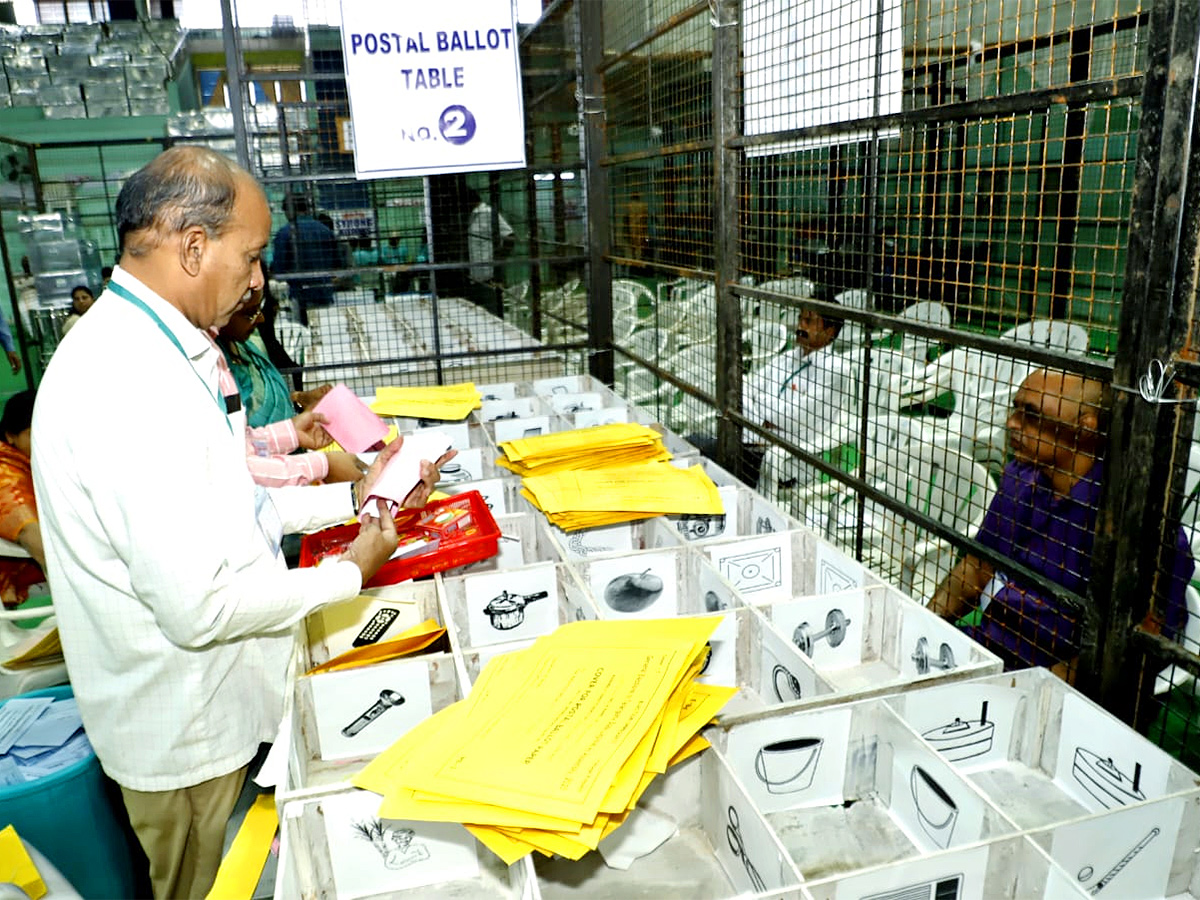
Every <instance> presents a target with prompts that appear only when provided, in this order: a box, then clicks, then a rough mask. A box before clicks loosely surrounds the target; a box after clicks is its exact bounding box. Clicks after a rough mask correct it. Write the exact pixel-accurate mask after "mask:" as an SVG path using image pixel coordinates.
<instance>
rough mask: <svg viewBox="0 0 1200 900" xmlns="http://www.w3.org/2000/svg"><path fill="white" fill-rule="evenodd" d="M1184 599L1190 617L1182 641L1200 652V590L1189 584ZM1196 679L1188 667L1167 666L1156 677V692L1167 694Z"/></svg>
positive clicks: (1195, 651) (1192, 649) (1191, 648)
mask: <svg viewBox="0 0 1200 900" xmlns="http://www.w3.org/2000/svg"><path fill="white" fill-rule="evenodd" d="M1184 599H1185V600H1186V601H1187V611H1188V618H1187V625H1186V626H1185V627H1184V631H1183V640H1182V641H1181V642H1180V643H1182V644H1183V645H1184V646H1185V647H1186V648H1187V649H1189V650H1191V651H1192V652H1193V653H1200V592H1197V591H1196V589H1195V588H1194V587H1192V586H1191V585H1190V584H1189V585H1188V586H1187V588H1186V590H1185V591H1184ZM1195 680H1196V678H1195V676H1194V675H1192V673H1191V672H1189V671H1187V670H1186V669H1181V668H1179V667H1178V666H1167V667H1166V668H1165V669H1163V670H1162V671H1161V672H1159V673H1158V676H1157V677H1156V678H1155V679H1154V693H1155V694H1165V693H1166V692H1167V691H1169V690H1171V689H1172V688H1177V687H1183V686H1184V685H1187V684H1194V682H1195ZM1193 690H1195V688H1194V687H1193Z"/></svg>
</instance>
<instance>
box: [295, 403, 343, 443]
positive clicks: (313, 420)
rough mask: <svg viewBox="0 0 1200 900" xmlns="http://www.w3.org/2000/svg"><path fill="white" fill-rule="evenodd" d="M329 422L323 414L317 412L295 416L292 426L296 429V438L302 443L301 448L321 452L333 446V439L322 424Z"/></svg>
mask: <svg viewBox="0 0 1200 900" xmlns="http://www.w3.org/2000/svg"><path fill="white" fill-rule="evenodd" d="M328 421H329V420H328V419H326V418H325V416H323V415H322V414H321V413H315V412H303V413H300V415H298V416H293V417H292V425H293V426H294V427H295V429H296V437H297V438H298V439H299V441H300V446H301V447H303V448H304V449H305V450H320V449H321V448H322V447H328V446H329V445H330V444H332V443H333V438H331V437H330V436H329V432H328V431H326V430H325V429H324V428H323V427H322V423H324V422H328Z"/></svg>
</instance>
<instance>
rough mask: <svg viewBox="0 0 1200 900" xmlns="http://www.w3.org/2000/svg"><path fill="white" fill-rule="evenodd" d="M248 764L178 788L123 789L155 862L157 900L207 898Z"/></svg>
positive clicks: (131, 819) (133, 822)
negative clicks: (227, 772) (226, 829)
mask: <svg viewBox="0 0 1200 900" xmlns="http://www.w3.org/2000/svg"><path fill="white" fill-rule="evenodd" d="M248 768H249V767H248V766H242V768H240V769H238V770H237V771H236V772H230V773H229V774H228V775H220V776H218V777H216V778H212V779H209V780H208V781H203V782H201V783H200V784H197V785H193V786H192V787H188V788H180V789H179V790H175V791H134V790H130V789H129V788H127V787H122V788H121V794H122V795H123V796H124V798H125V808H126V809H127V810H128V811H129V822H130V824H131V825H133V830H134V833H135V834H136V835H137V836H138V841H139V842H140V843H141V845H142V849H143V850H145V851H146V856H147V858H148V859H149V860H150V883H151V885H152V886H153V888H154V897H155V900H204V897H205V896H206V895H207V894H208V891H209V888H211V887H212V884H213V881H214V880H215V879H216V877H217V868H218V867H219V866H220V865H221V851H222V850H223V849H224V846H225V826H226V823H228V821H229V816H230V814H231V813H232V812H233V807H234V804H235V803H237V798H238V795H239V794H240V793H241V791H242V785H243V783H244V782H245V780H246V770H247V769H248Z"/></svg>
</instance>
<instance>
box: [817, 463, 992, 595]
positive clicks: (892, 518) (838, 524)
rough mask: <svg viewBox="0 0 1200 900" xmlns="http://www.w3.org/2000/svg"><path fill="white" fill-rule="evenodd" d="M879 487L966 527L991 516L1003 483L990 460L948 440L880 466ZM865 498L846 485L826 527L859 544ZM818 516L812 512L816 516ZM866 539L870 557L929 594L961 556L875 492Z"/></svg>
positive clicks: (901, 583)
mask: <svg viewBox="0 0 1200 900" xmlns="http://www.w3.org/2000/svg"><path fill="white" fill-rule="evenodd" d="M873 481H874V484H875V486H876V488H878V489H879V490H881V491H883V492H884V493H886V494H888V495H889V496H891V497H894V498H895V499H897V500H900V501H902V502H903V503H905V504H907V505H909V506H912V507H913V508H914V509H916V510H918V511H919V512H922V513H924V514H925V515H927V516H930V517H931V518H934V519H936V520H937V521H939V522H941V523H942V524H943V525H946V526H947V527H949V528H952V529H954V530H955V531H957V532H959V533H961V534H971V533H973V532H974V531H975V530H976V529H977V528H978V527H979V524H980V523H981V522H982V521H983V517H984V515H985V514H986V512H987V508H988V506H989V505H990V504H991V502H992V497H993V496H994V495H995V492H996V486H995V483H994V482H993V481H992V478H991V476H990V475H989V474H988V472H987V470H986V469H984V467H983V466H981V465H979V464H978V463H977V462H975V460H973V459H971V458H970V457H969V456H966V455H965V454H962V453H959V452H957V451H956V450H953V449H950V448H946V447H936V446H929V445H921V446H917V445H915V444H914V445H912V446H910V447H909V448H908V450H907V451H901V452H899V453H897V454H896V455H895V456H894V457H892V458H891V459H889V460H888V461H887V462H886V463H885V464H884V465H883V466H882V467H880V468H877V469H875V473H874V478H873ZM857 509H858V502H857V497H856V496H855V495H854V493H853V492H850V491H844V492H841V493H839V495H838V496H836V497H835V498H834V499H833V503H832V505H831V506H830V507H829V508H828V513H827V517H826V523H825V529H824V530H825V534H826V536H827V537H828V538H829V539H830V540H833V541H834V542H835V543H839V544H841V545H843V546H847V547H849V546H851V545H852V544H853V541H854V534H855V530H856V526H857V522H858V514H857ZM810 518H811V517H810ZM863 529H864V535H863V546H864V552H865V554H866V556H867V557H868V558H867V564H868V565H869V566H870V567H871V568H873V569H875V570H876V571H878V572H879V573H880V574H881V575H882V576H883V577H885V578H888V579H889V580H891V581H892V582H893V583H895V584H896V585H897V587H899V588H900V589H901V590H903V591H906V592H908V593H910V594H911V595H912V596H913V597H914V598H916V599H918V600H921V601H926V600H928V598H929V597H930V596H931V595H932V593H933V591H934V590H935V589H936V588H937V586H938V584H939V583H940V582H941V580H942V579H943V578H944V577H945V576H946V574H947V573H948V572H949V571H950V568H951V567H952V565H953V563H954V557H955V554H954V548H953V546H952V545H951V544H949V542H947V541H943V540H941V539H940V538H936V537H934V536H933V535H932V534H930V533H929V532H927V531H925V530H924V529H923V528H920V527H919V526H917V525H915V524H914V523H913V522H912V521H910V520H909V519H907V518H905V517H903V516H898V515H896V514H894V513H892V512H890V511H888V510H886V509H885V508H884V507H882V506H879V505H878V504H876V503H874V502H872V501H870V500H868V501H867V502H866V504H865V507H864V517H863Z"/></svg>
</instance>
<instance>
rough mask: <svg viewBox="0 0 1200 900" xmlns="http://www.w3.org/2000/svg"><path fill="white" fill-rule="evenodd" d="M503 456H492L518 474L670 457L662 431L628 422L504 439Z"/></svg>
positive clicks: (594, 467)
mask: <svg viewBox="0 0 1200 900" xmlns="http://www.w3.org/2000/svg"><path fill="white" fill-rule="evenodd" d="M500 449H501V451H503V453H504V456H502V457H500V459H498V460H496V463H497V465H501V466H503V467H504V468H506V469H508V470H509V471H512V472H516V473H517V474H518V475H546V474H549V473H551V472H561V471H564V470H567V469H570V470H572V471H577V470H579V469H607V468H612V467H613V466H628V465H632V464H634V463H640V462H657V461H665V460H669V459H670V458H671V454H670V452H669V451H668V450H667V449H666V448H665V447H664V446H663V443H662V435H661V434H659V433H658V432H657V431H655V430H654V429H653V428H647V427H646V426H645V425H637V424H634V423H630V422H616V423H614V424H612V425H597V426H595V427H594V428H577V429H575V430H574V431H554V432H551V433H550V434H540V435H537V436H536V437H528V438H520V439H519V440H515V441H505V442H504V443H502V444H501V445H500Z"/></svg>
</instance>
